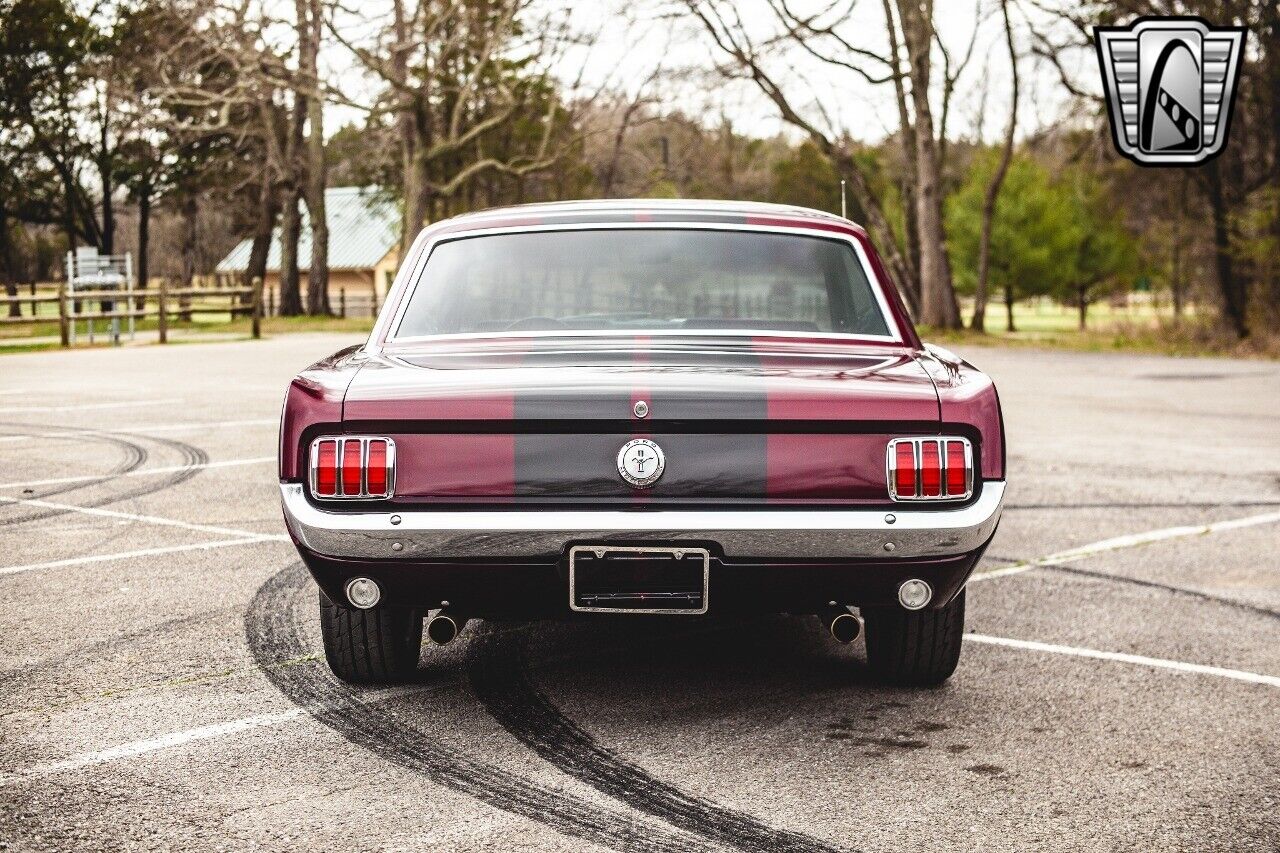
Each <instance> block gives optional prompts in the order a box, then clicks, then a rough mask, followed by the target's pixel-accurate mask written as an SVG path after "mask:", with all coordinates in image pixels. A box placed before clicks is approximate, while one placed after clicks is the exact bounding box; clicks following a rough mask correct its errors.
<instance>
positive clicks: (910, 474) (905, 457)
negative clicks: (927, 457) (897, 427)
mask: <svg viewBox="0 0 1280 853" xmlns="http://www.w3.org/2000/svg"><path fill="white" fill-rule="evenodd" d="M893 450H894V471H893V486H894V490H895V491H896V492H897V494H898V497H906V498H913V497H915V496H916V448H915V445H914V444H912V443H911V442H910V441H899V442H898V443H897V444H896V445H894V448H893Z"/></svg>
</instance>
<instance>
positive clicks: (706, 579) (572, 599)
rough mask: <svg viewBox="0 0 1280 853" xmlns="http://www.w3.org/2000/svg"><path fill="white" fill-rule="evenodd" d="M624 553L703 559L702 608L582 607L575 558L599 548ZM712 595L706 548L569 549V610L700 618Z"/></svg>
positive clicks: (708, 553)
mask: <svg viewBox="0 0 1280 853" xmlns="http://www.w3.org/2000/svg"><path fill="white" fill-rule="evenodd" d="M601 547H604V548H607V549H608V550H610V551H624V552H627V553H630V554H655V553H656V554H671V555H672V556H673V557H675V558H676V559H677V560H678V559H680V558H681V557H682V556H684V555H685V554H697V555H698V556H701V557H702V607H700V608H698V609H697V610H691V609H688V608H685V609H679V608H670V607H634V608H633V607H580V606H579V605H578V604H577V603H576V602H577V591H578V590H577V585H576V583H575V580H574V570H575V568H576V567H575V565H574V561H575V558H576V557H577V556H578V552H580V551H592V552H594V551H596V550H597V549H598V548H601ZM710 593H711V552H710V551H708V550H707V549H706V548H646V547H633V546H631V547H629V546H625V545H603V544H599V545H574V546H573V547H572V548H570V549H569V609H570V610H576V611H578V612H579V613H674V614H687V615H689V616H700V615H701V614H703V613H706V612H707V599H708V596H709V595H710Z"/></svg>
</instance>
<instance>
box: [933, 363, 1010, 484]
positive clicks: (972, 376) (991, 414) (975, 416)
mask: <svg viewBox="0 0 1280 853" xmlns="http://www.w3.org/2000/svg"><path fill="white" fill-rule="evenodd" d="M920 364H921V366H923V367H924V369H925V370H926V371H928V373H929V375H930V377H932V379H933V383H934V386H935V387H936V388H937V389H938V410H939V414H940V415H941V418H942V423H943V428H944V429H945V427H946V425H947V424H968V425H970V426H972V427H974V428H975V429H977V430H978V432H979V433H980V434H981V436H982V446H981V454H980V457H979V471H980V473H981V475H982V477H983V478H984V479H987V480H1003V479H1004V478H1005V438H1004V417H1003V415H1002V414H1001V412H1000V396H999V394H998V393H997V392H996V386H995V383H994V382H993V381H992V380H991V377H989V376H987V374H985V373H983V372H982V371H981V370H979V369H978V368H976V367H974V366H973V365H972V364H970V363H969V362H967V361H965V360H964V359H962V358H960V357H959V356H958V355H956V354H955V353H953V352H950V351H949V350H946V349H943V348H941V347H938V346H934V345H933V344H928V345H926V348H925V350H924V355H922V357H921V358H920Z"/></svg>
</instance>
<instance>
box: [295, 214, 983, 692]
mask: <svg viewBox="0 0 1280 853" xmlns="http://www.w3.org/2000/svg"><path fill="white" fill-rule="evenodd" d="M1004 469H1005V462H1004V436H1003V424H1002V421H1001V415H1000V404H999V401H998V399H997V397H996V391H995V388H994V386H993V385H992V383H991V381H990V380H989V379H988V378H987V377H986V376H985V375H984V374H982V373H981V372H979V371H978V370H976V369H975V368H973V367H972V366H970V365H969V364H967V363H966V362H964V361H961V360H960V359H958V358H957V357H955V356H953V355H951V354H950V353H947V352H946V351H945V350H941V349H938V348H935V347H930V346H925V345H922V344H921V342H920V339H919V337H918V336H917V335H916V332H915V329H914V328H913V327H912V325H911V321H910V319H909V318H908V316H907V313H906V311H905V310H904V308H903V304H902V301H901V299H900V298H899V296H898V294H897V292H896V290H895V289H894V287H893V285H892V283H891V282H890V281H889V279H888V277H887V275H886V273H885V270H884V267H883V265H882V264H881V262H880V259H879V257H878V256H877V254H876V251H875V249H874V248H873V247H872V245H871V243H870V242H869V241H868V239H867V235H866V232H865V231H863V230H862V229H861V228H859V227H858V226H856V225H853V224H851V223H850V222H849V221H847V220H845V219H842V218H839V217H835V216H831V215H829V214H825V213H820V212H817V211H812V210H806V209H802V208H791V207H779V206H774V205H756V204H745V203H718V202H666V201H661V202H657V201H655V202H648V201H633V202H623V203H618V202H609V203H606V202H574V203H567V204H550V205H537V206H526V207H516V208H509V209H505V210H498V211H491V212H486V213H479V214H472V215H467V216H461V217H458V218H455V219H449V220H445V221H443V222H439V223H437V224H435V225H432V226H430V227H429V228H427V229H426V230H425V231H424V232H423V233H422V234H421V236H419V238H418V239H417V241H416V242H415V243H414V245H413V248H412V249H411V251H410V252H409V254H408V256H407V258H406V259H405V262H404V264H403V266H402V267H401V269H400V272H399V275H398V276H397V278H396V281H395V284H394V285H393V287H392V289H391V291H390V293H389V294H388V298H387V300H386V304H385V306H384V308H383V310H382V313H381V316H380V317H379V318H378V322H377V325H376V326H375V328H374V330H373V332H372V334H371V335H370V337H369V340H368V341H367V342H366V343H365V344H364V345H363V346H359V347H353V348H351V349H347V350H343V351H341V352H339V353H336V354H334V355H333V356H332V357H330V358H328V359H325V360H324V361H321V362H319V363H318V364H315V365H313V366H311V367H310V368H308V369H307V370H305V371H303V372H302V373H301V374H299V375H298V377H297V378H296V379H294V380H293V384H292V385H291V386H290V388H289V392H288V396H287V398H286V400H285V406H284V414H283V418H282V422H281V430H280V489H281V494H282V496H283V500H284V514H285V520H286V522H287V524H288V528H289V532H290V534H291V535H292V536H293V539H294V541H295V543H296V544H297V547H298V551H299V552H300V553H301V555H302V559H303V560H304V561H305V562H306V565H307V567H308V568H309V569H310V571H311V573H312V575H313V576H314V577H315V579H316V581H317V582H318V584H319V586H320V618H321V625H322V630H323V637H324V647H325V652H326V656H327V658H328V661H329V665H330V666H331V667H332V669H333V671H334V672H335V673H337V674H338V675H339V676H340V677H342V678H344V679H347V680H350V681H390V680H395V679H397V678H402V677H405V676H407V675H408V674H410V673H412V672H413V670H414V669H415V667H416V666H417V662H418V658H419V652H420V647H421V645H422V632H423V622H424V620H426V631H427V635H428V637H429V638H430V639H431V640H432V641H433V642H435V643H446V642H449V641H450V640H451V639H453V637H454V636H456V634H457V633H458V631H460V630H461V629H462V626H463V625H464V624H465V621H466V619H467V618H469V617H482V618H486V619H503V618H512V619H530V618H562V617H563V618H568V617H574V618H584V619H590V618H606V616H608V615H615V616H616V615H621V614H626V615H631V616H638V617H639V618H645V617H649V618H653V617H654V616H655V615H682V616H686V617H694V618H696V617H698V616H703V617H704V618H705V617H706V616H710V615H718V614H725V613H732V612H750V611H756V612H760V611H765V612H790V613H798V614H817V615H818V616H819V617H820V618H821V619H822V620H823V621H824V622H825V624H826V625H827V627H828V629H829V630H830V631H831V633H832V634H833V635H834V636H835V637H836V638H837V639H839V640H842V641H844V642H849V641H851V640H853V639H855V638H856V637H857V636H858V635H859V634H860V633H861V632H862V631H863V630H864V626H865V631H866V647H867V658H868V661H869V663H870V666H871V668H872V670H873V671H875V672H876V673H877V674H879V675H880V676H881V677H883V678H886V679H889V680H892V681H896V682H899V683H907V684H936V683H939V682H941V681H943V680H945V679H946V678H947V677H948V676H950V675H951V673H952V672H953V671H954V670H955V666H956V662H957V660H958V658H959V654H960V644H961V638H962V635H963V630H964V585H965V581H966V580H967V578H968V576H969V573H970V572H971V571H972V570H973V567H974V565H975V564H976V563H977V561H978V559H979V557H980V556H981V555H982V552H983V550H984V549H985V548H986V546H987V543H988V542H989V541H990V539H991V537H992V535H993V534H994V533H995V529H996V525H997V523H998V522H999V519H1000V510H1001V505H1002V502H1003V497H1004V487H1005V484H1004V476H1005V473H1004ZM854 608H856V609H857V611H858V615H855V614H854V612H853V610H854Z"/></svg>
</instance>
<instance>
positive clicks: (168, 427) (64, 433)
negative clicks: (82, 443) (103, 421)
mask: <svg viewBox="0 0 1280 853" xmlns="http://www.w3.org/2000/svg"><path fill="white" fill-rule="evenodd" d="M3 393H4V392H3V391H0V394H3ZM279 423H280V419H279V418H250V419H247V420H239V421H208V422H204V423H201V422H200V421H187V422H185V423H176V424H136V425H134V426H124V427H112V428H110V429H68V430H62V429H59V430H58V431H57V432H23V433H15V434H13V435H0V442H13V441H33V440H36V439H41V438H66V437H68V436H76V435H119V434H121V433H138V432H141V433H151V432H185V431H188V430H195V431H200V430H209V429H223V428H226V427H246V426H277V425H279Z"/></svg>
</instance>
